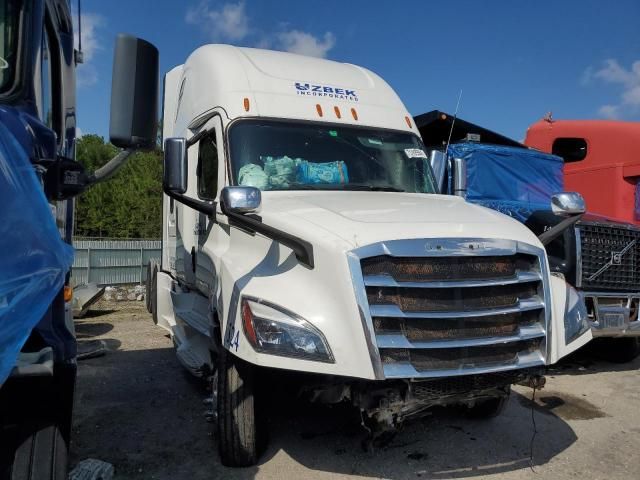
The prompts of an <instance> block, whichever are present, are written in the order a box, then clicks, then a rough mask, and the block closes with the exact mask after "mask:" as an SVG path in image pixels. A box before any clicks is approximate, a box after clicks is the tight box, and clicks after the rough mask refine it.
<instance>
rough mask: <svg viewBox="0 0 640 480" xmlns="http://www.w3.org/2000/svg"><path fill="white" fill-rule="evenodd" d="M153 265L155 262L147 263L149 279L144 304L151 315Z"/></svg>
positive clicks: (145, 284)
mask: <svg viewBox="0 0 640 480" xmlns="http://www.w3.org/2000/svg"><path fill="white" fill-rule="evenodd" d="M152 263H153V260H149V262H148V263H147V278H146V280H145V283H144V288H145V290H144V303H145V305H146V307H147V312H149V313H151V295H150V293H151V275H152V273H151V272H152V268H151V264H152Z"/></svg>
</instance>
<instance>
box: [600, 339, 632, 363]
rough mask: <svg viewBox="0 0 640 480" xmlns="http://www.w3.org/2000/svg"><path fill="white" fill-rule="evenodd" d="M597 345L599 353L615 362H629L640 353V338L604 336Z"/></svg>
mask: <svg viewBox="0 0 640 480" xmlns="http://www.w3.org/2000/svg"><path fill="white" fill-rule="evenodd" d="M599 340H600V342H599V344H598V345H597V348H598V350H599V352H598V353H599V354H600V356H601V357H602V358H604V359H605V360H608V361H610V362H614V363H627V362H631V361H632V360H635V359H636V358H637V357H638V355H640V338H639V337H623V338H603V339H599Z"/></svg>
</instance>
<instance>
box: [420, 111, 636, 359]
mask: <svg viewBox="0 0 640 480" xmlns="http://www.w3.org/2000/svg"><path fill="white" fill-rule="evenodd" d="M415 121H416V124H417V125H418V128H419V129H420V132H421V134H422V136H423V138H424V139H425V142H428V143H429V144H430V145H431V153H432V154H433V152H444V151H445V150H446V151H447V157H449V158H448V159H444V158H441V157H439V158H436V157H433V155H432V158H433V159H435V160H434V165H435V164H437V165H438V171H439V172H440V176H439V182H438V183H439V188H440V191H442V192H447V193H449V194H452V195H453V194H457V195H461V196H464V198H466V199H467V200H468V201H470V202H472V203H475V204H478V205H483V206H486V207H488V208H492V209H495V210H497V211H500V212H502V213H504V214H506V215H509V216H511V217H512V218H515V219H517V220H518V221H520V222H522V223H523V224H525V225H526V226H527V227H529V228H530V229H531V230H532V231H533V232H534V233H536V235H539V236H541V238H543V237H546V240H545V241H544V243H545V248H546V251H547V255H548V258H549V264H550V268H551V271H552V272H556V273H558V274H561V275H563V276H564V278H565V279H566V280H567V281H568V282H569V283H570V284H571V285H573V286H575V287H576V288H577V289H578V291H579V292H580V295H581V297H582V298H583V299H584V302H585V304H586V308H587V312H588V315H589V321H590V324H591V328H592V330H593V334H594V336H596V337H599V338H601V339H602V340H601V341H599V343H600V346H601V348H599V350H600V353H601V354H603V355H605V356H606V357H607V358H609V359H610V360H615V361H621V362H623V361H630V360H632V359H633V358H635V357H637V356H638V355H639V354H640V346H639V342H638V337H639V336H640V331H639V330H638V329H639V328H640V323H638V315H637V311H638V301H639V299H640V282H639V281H637V279H636V278H635V276H634V275H633V274H631V272H633V271H635V268H636V267H635V258H636V256H635V251H636V250H635V249H636V248H637V246H636V238H637V237H638V235H640V230H639V229H638V228H637V227H636V226H634V225H632V224H629V223H625V222H622V221H616V220H614V219H611V218H607V217H605V216H602V215H596V214H593V213H592V212H591V208H589V213H587V214H585V215H582V216H581V217H580V218H579V219H578V218H577V217H576V218H575V220H576V222H575V224H571V223H570V222H571V221H570V220H569V219H567V218H566V216H565V215H563V214H562V212H556V211H555V210H556V205H555V202H556V200H557V199H558V197H559V196H564V195H566V194H565V193H562V192H564V190H565V188H566V184H567V183H569V182H567V165H566V163H565V161H564V160H563V158H561V157H559V156H557V155H552V154H549V153H545V152H542V151H539V150H536V149H532V148H528V147H527V146H526V145H522V144H520V143H518V142H516V141H514V140H511V139H508V138H506V137H502V136H500V135H498V134H496V133H494V132H491V131H488V130H487V129H484V128H482V127H479V126H477V125H474V124H472V123H470V122H466V121H464V120H462V119H459V118H457V119H455V121H454V117H452V116H450V115H448V114H446V113H444V112H438V111H434V112H429V113H427V114H423V115H420V116H417V117H416V118H415ZM452 128H453V130H452ZM449 132H451V138H452V143H451V144H449V145H448V146H447V145H446V144H445V145H443V142H445V143H446V141H447V140H448V139H449V138H450V137H449ZM563 168H564V175H563ZM456 185H458V186H457V187H456ZM572 185H573V186H574V187H575V186H576V185H575V183H573V184H572ZM609 196H610V197H611V195H609ZM614 196H615V195H614ZM589 207H590V205H589ZM562 224H564V225H565V230H564V231H562V232H560V231H558V235H556V236H555V237H554V238H550V236H549V233H550V231H551V230H552V229H558V227H559V226H561V225H562ZM629 245H630V246H629ZM612 254H619V255H618V260H619V262H618V263H616V262H615V261H612V256H611V255H612Z"/></svg>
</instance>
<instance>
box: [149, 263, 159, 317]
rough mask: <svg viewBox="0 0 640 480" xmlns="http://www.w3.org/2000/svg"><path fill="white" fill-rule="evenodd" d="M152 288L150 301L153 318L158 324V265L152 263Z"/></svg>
mask: <svg viewBox="0 0 640 480" xmlns="http://www.w3.org/2000/svg"><path fill="white" fill-rule="evenodd" d="M151 269H152V270H151V290H150V293H149V296H150V297H151V298H150V299H149V303H150V304H151V318H153V323H154V324H156V325H157V324H158V265H157V264H154V265H151Z"/></svg>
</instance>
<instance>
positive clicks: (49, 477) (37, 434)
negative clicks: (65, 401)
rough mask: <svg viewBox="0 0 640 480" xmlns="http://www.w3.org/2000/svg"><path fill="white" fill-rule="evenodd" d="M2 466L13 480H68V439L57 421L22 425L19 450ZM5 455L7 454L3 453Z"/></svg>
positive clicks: (3, 470)
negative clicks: (66, 439) (4, 466)
mask: <svg viewBox="0 0 640 480" xmlns="http://www.w3.org/2000/svg"><path fill="white" fill-rule="evenodd" d="M12 453H13V455H11V453H10V454H9V455H8V456H7V457H11V456H13V458H7V457H5V460H8V461H9V464H8V465H7V466H6V469H5V468H2V469H0V473H2V475H3V477H2V478H6V479H10V480H66V478H67V443H66V442H65V440H64V438H63V437H62V433H61V431H60V428H59V427H58V425H56V424H55V423H34V424H29V425H27V426H25V427H24V428H22V429H21V435H19V438H18V439H17V445H16V448H15V450H14V451H13V452H12ZM3 456H4V455H3Z"/></svg>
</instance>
